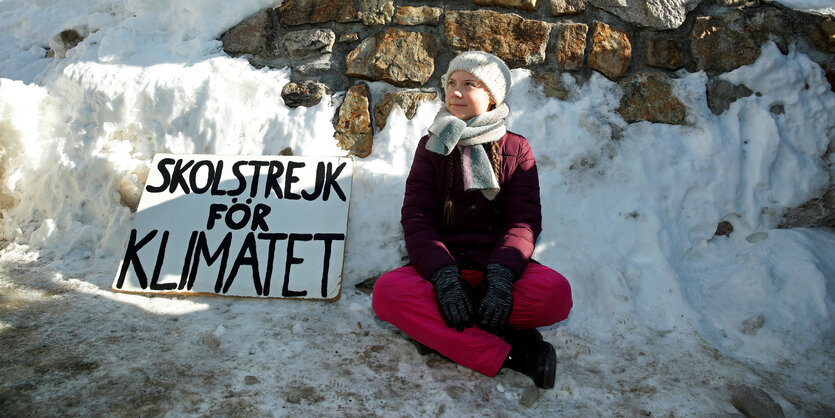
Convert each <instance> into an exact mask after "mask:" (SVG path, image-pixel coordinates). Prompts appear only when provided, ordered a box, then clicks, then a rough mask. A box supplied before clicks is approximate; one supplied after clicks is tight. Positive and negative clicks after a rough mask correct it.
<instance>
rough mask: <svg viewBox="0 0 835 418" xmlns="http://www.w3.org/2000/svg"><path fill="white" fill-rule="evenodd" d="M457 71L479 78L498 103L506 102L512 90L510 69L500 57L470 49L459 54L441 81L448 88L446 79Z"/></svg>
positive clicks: (451, 62) (450, 63)
mask: <svg viewBox="0 0 835 418" xmlns="http://www.w3.org/2000/svg"><path fill="white" fill-rule="evenodd" d="M456 71H466V72H468V73H470V74H472V75H474V76H476V78H478V79H479V80H480V81H481V82H482V83H484V87H487V90H490V96H491V97H492V98H493V100H494V101H495V102H496V104H497V105H499V104H501V103H502V102H504V99H505V96H507V92H508V91H510V69H509V68H507V64H505V63H504V61H502V60H501V59H500V58H499V57H497V56H495V55H493V54H488V53H486V52H482V51H469V52H463V53H461V54H459V55H458V56H457V57H455V58H453V59H452V61H450V62H449V68H448V69H447V70H446V74H444V76H443V77H441V83H442V84H443V86H444V89H446V81H447V79H448V78H449V76H450V75H451V74H452V73H454V72H456Z"/></svg>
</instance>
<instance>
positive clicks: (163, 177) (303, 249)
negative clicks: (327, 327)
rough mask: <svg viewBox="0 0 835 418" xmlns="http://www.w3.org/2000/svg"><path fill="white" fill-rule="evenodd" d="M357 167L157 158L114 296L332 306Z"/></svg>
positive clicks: (346, 161) (272, 159) (261, 159)
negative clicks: (173, 296) (286, 301)
mask: <svg viewBox="0 0 835 418" xmlns="http://www.w3.org/2000/svg"><path fill="white" fill-rule="evenodd" d="M352 169H353V161H352V160H351V159H350V158H344V157H324V158H319V157H280V156H252V157H247V156H234V157H232V156H218V155H174V154H157V155H155V156H154V159H153V162H152V163H151V171H150V173H149V175H148V179H147V181H146V183H145V189H144V190H143V193H142V198H141V200H140V202H139V206H138V208H137V211H136V218H135V219H134V222H133V229H132V230H131V233H130V238H129V239H128V244H127V246H126V249H125V255H124V257H123V259H122V261H121V263H120V265H119V270H118V272H117V273H116V278H115V280H114V281H113V286H112V288H113V290H115V291H121V292H135V293H167V294H211V295H227V296H251V297H271V298H272V297H277V298H299V299H319V300H334V299H337V298H339V295H340V293H341V288H342V259H343V256H344V249H345V233H346V229H347V221H348V204H349V202H350V196H351V175H352Z"/></svg>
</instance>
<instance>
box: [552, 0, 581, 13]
mask: <svg viewBox="0 0 835 418" xmlns="http://www.w3.org/2000/svg"><path fill="white" fill-rule="evenodd" d="M585 11H586V0H551V14H552V15H554V16H569V15H578V14H581V13H583V12H585Z"/></svg>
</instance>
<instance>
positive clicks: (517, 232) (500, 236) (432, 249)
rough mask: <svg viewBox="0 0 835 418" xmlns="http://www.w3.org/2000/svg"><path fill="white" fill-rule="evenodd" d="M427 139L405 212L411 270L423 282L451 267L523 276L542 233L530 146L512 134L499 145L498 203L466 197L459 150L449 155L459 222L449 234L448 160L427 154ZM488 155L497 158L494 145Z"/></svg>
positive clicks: (417, 157)
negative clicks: (494, 268)
mask: <svg viewBox="0 0 835 418" xmlns="http://www.w3.org/2000/svg"><path fill="white" fill-rule="evenodd" d="M428 139H429V136H425V137H423V138H421V140H420V143H419V144H418V147H417V150H416V151H415V158H414V161H413V162H412V169H411V171H410V172H409V177H408V178H407V179H406V194H405V197H404V199H403V208H402V209H401V219H400V223H401V224H402V225H403V232H404V234H405V237H406V250H407V251H408V252H409V258H410V264H411V265H412V266H414V267H415V269H417V271H418V272H419V273H420V275H421V276H422V277H424V278H428V277H430V276H431V275H432V273H433V272H434V271H435V270H437V269H438V268H439V267H442V266H445V265H447V264H456V265H458V266H459V267H461V266H463V267H466V268H472V269H479V270H483V269H484V266H486V265H487V264H488V263H493V262H499V263H502V264H504V265H506V266H508V267H510V268H511V269H513V270H514V271H515V272H516V273H517V275H519V274H521V273H522V272H523V271H524V270H525V267H526V266H527V265H528V262H529V260H530V257H531V255H532V254H533V249H534V244H535V243H536V239H537V237H538V236H539V232H540V231H541V229H542V208H541V205H540V200H539V176H538V174H537V171H536V162H535V161H534V156H533V152H532V151H531V148H530V145H528V141H527V140H526V139H525V138H524V137H522V136H520V135H517V134H514V133H511V132H508V133H507V134H505V136H504V137H502V138H501V139H500V140H499V145H500V147H501V154H502V155H501V156H500V161H501V173H500V175H499V185H500V191H499V195H498V196H496V198H495V199H494V200H493V201H490V200H487V198H485V197H484V195H483V194H482V193H481V192H480V191H472V192H465V191H464V186H463V181H462V176H461V162H460V161H461V160H460V158H461V156H460V153H459V151H458V149H457V148H456V149H455V150H454V151H453V152H452V154H450V156H451V157H452V158H454V161H453V164H452V167H453V173H454V175H453V178H454V182H453V192H452V195H453V202H454V205H455V206H454V208H455V211H454V213H455V221H454V222H453V225H452V227H451V228H446V227H444V226H443V222H442V221H441V218H442V212H443V202H444V199H445V196H446V194H447V190H448V176H449V174H448V173H449V168H448V160H447V158H448V157H445V156H442V155H439V154H435V153H433V152H430V151H428V150H427V149H426V141H427V140H428ZM487 152H488V155H491V156H492V150H491V148H490V147H489V145H488V147H487Z"/></svg>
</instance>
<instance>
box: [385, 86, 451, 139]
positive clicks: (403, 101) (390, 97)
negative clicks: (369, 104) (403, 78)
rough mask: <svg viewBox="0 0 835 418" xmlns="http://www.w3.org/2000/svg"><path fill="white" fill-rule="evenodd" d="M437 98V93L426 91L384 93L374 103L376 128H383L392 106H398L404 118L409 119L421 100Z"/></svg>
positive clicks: (427, 100) (426, 100) (413, 114)
mask: <svg viewBox="0 0 835 418" xmlns="http://www.w3.org/2000/svg"><path fill="white" fill-rule="evenodd" d="M437 98H438V93H427V92H421V91H399V92H394V93H386V94H385V95H384V96H383V98H382V99H381V100H380V101H379V102H378V103H377V104H376V105H374V123H375V124H376V125H377V129H379V130H381V131H382V130H383V128H385V127H386V120H387V119H388V117H389V114H390V113H391V110H392V109H393V108H394V106H400V108H401V109H403V112H404V113H405V114H406V119H409V120H411V119H412V118H413V117H414V116H415V112H417V108H418V106H419V105H420V104H421V103H423V102H431V101H434V100H435V99H437Z"/></svg>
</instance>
